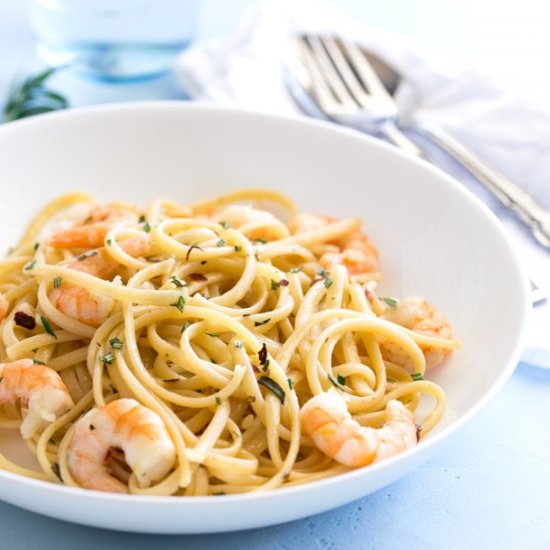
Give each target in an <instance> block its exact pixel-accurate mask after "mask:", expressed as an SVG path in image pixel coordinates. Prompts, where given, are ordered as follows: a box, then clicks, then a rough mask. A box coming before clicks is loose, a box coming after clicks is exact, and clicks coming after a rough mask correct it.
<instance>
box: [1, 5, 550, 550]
mask: <svg viewBox="0 0 550 550" xmlns="http://www.w3.org/2000/svg"><path fill="white" fill-rule="evenodd" d="M253 3H254V0H232V1H227V2H225V1H223V2H222V0H218V1H216V0H205V1H203V2H202V3H201V5H202V14H201V21H200V27H199V32H198V36H199V38H200V39H203V38H205V37H215V36H219V35H221V34H223V33H225V32H227V30H228V29H230V28H231V27H232V26H233V25H234V24H236V22H237V21H238V19H239V17H240V15H241V13H242V11H243V9H245V8H246V7H248V6H249V5H251V4H253ZM339 4H340V5H341V6H342V7H343V8H344V9H346V10H348V11H349V12H350V13H351V14H352V15H353V16H354V17H356V18H358V19H360V20H364V21H369V23H371V24H376V25H380V26H382V27H385V28H388V29H390V30H394V31H398V32H401V33H403V34H405V35H408V36H411V37H413V38H415V39H417V40H419V41H420V42H423V43H424V44H426V45H428V46H441V47H444V48H447V49H448V51H449V52H450V53H451V54H455V55H462V56H463V57H465V58H467V59H469V60H471V61H472V62H473V61H475V63H476V64H477V66H478V67H480V68H482V69H487V70H489V69H490V70H491V71H492V75H493V77H494V78H496V79H497V80H500V81H501V82H502V83H507V84H509V86H510V87H514V86H517V85H518V82H517V79H515V78H512V77H511V75H510V67H509V63H512V65H513V68H514V69H515V70H516V71H519V72H520V74H521V77H522V87H523V88H525V87H526V86H529V85H530V86H533V90H532V96H533V97H534V98H535V96H536V97H537V98H538V99H544V97H548V96H549V95H550V94H548V92H549V88H550V81H549V78H550V74H549V71H548V68H545V67H547V66H548V63H547V53H548V51H549V49H548V47H545V46H548V45H550V38H549V37H548V36H547V35H548V32H547V24H546V23H545V22H544V21H547V20H548V19H547V18H546V19H544V18H541V16H542V15H544V14H543V11H544V10H542V8H541V6H542V4H545V3H540V2H538V3H537V2H536V1H535V0H524V1H523V2H509V3H506V4H505V3H502V2H497V1H495V0H486V1H484V2H474V1H473V0H462V1H461V2H459V1H458V0H447V1H439V2H436V1H435V0H418V1H416V2H414V3H413V2H406V1H405V0H395V1H394V2H384V3H382V2H376V1H374V0H364V1H362V0H346V1H341V2H339ZM382 4H385V5H382ZM413 4H414V6H413ZM545 9H547V8H545ZM466 31H467V33H466ZM465 33H466V34H467V40H465ZM545 52H546V53H545ZM541 61H545V66H543V68H542V69H541V70H535V67H536V64H537V63H539V62H541ZM37 66H39V65H38V63H37V60H36V58H35V57H34V52H33V42H32V37H31V36H30V32H29V30H28V26H27V21H26V17H25V2H16V1H14V0H0V98H2V97H4V95H5V91H6V89H7V86H8V84H9V82H10V81H11V79H12V78H13V76H14V74H15V73H16V72H20V73H24V72H25V70H27V69H30V68H33V67H37ZM56 87H57V88H60V89H62V90H63V91H64V92H65V93H66V94H67V95H68V96H69V98H70V100H71V102H72V104H73V105H86V104H92V103H102V102H109V101H122V100H137V99H164V98H166V99H178V98H183V97H184V95H183V93H182V92H181V91H180V90H179V89H178V87H177V86H176V84H175V82H174V81H173V79H172V78H171V77H169V76H168V77H164V78H161V79H157V80H155V81H151V82H147V83H142V84H133V85H118V86H107V85H101V84H97V83H91V82H87V81H82V80H79V79H78V78H75V77H71V76H64V77H63V78H62V79H61V77H59V80H58V82H57V86H56ZM1 102H2V101H1V99H0V104H1ZM0 170H1V167H0ZM1 185H2V188H3V187H4V185H5V183H2V184H1ZM401 546H403V547H406V548H414V549H416V548H419V549H423V548H435V549H444V548H445V549H446V548H456V549H470V548H480V549H486V548H491V549H492V548H496V549H501V548H502V549H508V548H509V549H535V548H540V549H543V548H550V371H543V370H537V369H535V368H532V367H528V366H526V365H521V364H520V365H519V366H518V368H517V369H516V371H515V373H514V374H513V376H512V378H511V379H510V381H509V382H508V383H507V384H506V386H505V387H504V389H503V390H502V391H501V392H500V393H499V394H498V396H497V397H496V398H495V399H493V400H492V401H491V402H490V404H489V405H488V406H487V407H486V408H485V409H484V410H483V411H482V412H481V413H480V414H479V415H478V416H477V417H476V418H475V419H474V420H473V421H471V422H470V423H469V424H468V425H467V426H465V427H464V428H462V429H461V431H460V432H458V433H457V434H456V436H455V437H454V438H453V439H452V440H451V441H450V443H449V445H448V446H447V447H446V448H444V449H443V450H442V451H440V452H439V453H438V454H437V455H436V456H435V457H434V458H433V459H431V460H430V461H429V462H427V463H425V464H424V465H423V466H422V467H421V468H419V469H417V470H416V471H414V472H413V473H411V474H409V475H408V476H406V477H404V478H402V479H401V480H399V481H397V482H395V483H393V484H392V485H390V486H388V487H385V488H383V489H381V490H379V491H378V492H376V493H374V494H372V495H370V496H368V497H365V498H363V499H361V500H359V501H356V502H354V503H352V504H349V505H347V506H343V507H341V508H338V509H336V510H333V511H331V512H327V513H325V514H321V515H318V516H314V517H310V518H306V519H303V520H300V521H295V522H292V523H288V524H284V525H280V526H275V527H270V528H265V529H256V530H252V531H246V532H240V533H229V534H220V535H205V536H157V535H133V534H128V533H118V532H112V531H105V530H100V529H94V528H88V527H82V526H78V525H73V524H69V523H64V522H62V521H56V520H52V519H49V518H46V517H42V516H38V515H36V514H33V513H30V512H27V511H24V510H20V509H18V508H15V507H13V506H11V505H8V504H3V503H0V548H1V549H26V548H29V549H31V548H32V549H34V548H40V549H41V550H50V549H51V550H54V549H55V550H64V549H73V548H76V549H79V550H86V549H92V548H118V549H123V548H132V549H135V550H138V549H153V548H155V549H164V548H189V549H192V548H197V549H198V548H218V547H219V548H262V549H266V550H275V549H278V550H282V549H291V548H301V549H309V548H312V549H317V548H318V549H321V550H324V549H337V548H361V549H363V548H365V549H371V548H373V549H386V548H388V549H393V548H398V547H401Z"/></svg>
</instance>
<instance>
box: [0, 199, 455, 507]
mask: <svg viewBox="0 0 550 550" xmlns="http://www.w3.org/2000/svg"><path fill="white" fill-rule="evenodd" d="M243 202H244V203H247V204H253V205H254V206H256V207H258V208H264V205H265V204H271V205H274V206H275V207H276V208H277V209H278V210H282V211H285V212H286V213H285V216H282V217H283V219H284V221H283V220H281V219H279V218H276V217H275V216H271V215H265V214H261V213H262V212H263V210H260V209H257V210H254V212H260V214H257V215H256V214H254V215H253V216H250V217H249V219H243V220H241V221H239V223H234V222H232V221H231V220H227V221H225V220H223V219H220V215H222V214H221V213H223V212H224V211H227V208H229V207H231V205H236V204H240V203H243ZM92 205H93V201H92V199H90V198H89V197H87V196H86V195H82V194H72V195H64V196H62V197H60V198H58V199H56V200H54V201H53V202H52V203H50V204H49V205H47V206H46V207H45V208H44V209H43V210H42V212H41V213H39V214H38V216H37V217H36V218H35V219H34V220H33V221H32V222H31V224H30V226H29V227H28V229H27V231H26V232H25V234H24V236H23V237H22V239H21V241H20V242H19V244H18V245H17V246H16V247H15V248H14V249H13V250H12V251H11V253H10V254H9V255H8V257H7V258H6V259H4V260H2V261H1V262H0V292H1V293H2V299H3V301H4V303H5V306H6V311H5V315H4V319H3V320H2V322H1V325H0V361H1V362H2V363H8V362H10V361H16V360H18V359H22V358H29V359H32V360H33V361H34V362H35V364H38V365H44V366H47V367H49V368H51V369H53V370H54V371H56V372H57V373H58V374H59V376H60V377H61V379H62V381H63V383H64V385H65V386H66V388H67V390H68V392H69V394H70V396H71V398H72V401H73V402H74V405H73V406H72V407H71V408H70V409H69V410H68V411H67V412H64V413H63V414H61V415H60V416H58V417H57V418H55V419H54V420H53V421H50V422H49V423H47V425H46V427H45V428H43V429H42V430H41V431H39V432H38V433H36V434H35V435H34V436H33V437H31V438H28V439H26V443H27V444H28V446H29V448H30V450H31V451H32V452H33V453H34V454H35V455H36V458H37V461H38V464H39V467H40V468H39V469H37V470H36V471H35V470H29V469H27V468H25V467H23V466H21V465H19V464H16V463H14V462H12V461H10V460H9V459H8V458H7V457H5V456H2V455H0V467H1V468H2V469H4V470H7V471H11V472H15V473H17V474H21V475H25V476H29V477H33V478H36V479H42V480H48V481H51V482H55V483H64V484H65V485H69V486H79V483H78V482H77V481H76V480H75V477H74V475H73V473H72V471H71V466H70V464H69V460H68V448H69V446H70V442H71V437H72V434H73V431H74V430H75V424H76V422H77V421H78V420H79V419H80V418H81V417H82V415H83V413H85V412H86V411H89V410H90V409H92V408H95V407H101V406H103V405H105V404H107V403H110V402H113V401H116V400H119V399H121V398H132V399H135V400H136V401H137V402H139V403H140V404H141V405H143V406H145V407H147V408H148V409H150V410H151V411H153V412H154V413H156V414H157V415H158V416H159V417H160V419H161V420H162V423H163V424H164V427H165V428H166V431H167V433H168V434H169V437H170V439H171V440H172V442H173V445H174V448H175V457H176V458H175V461H174V464H173V466H172V467H171V469H170V472H169V473H168V474H167V475H166V476H165V477H164V478H163V479H161V480H158V481H156V482H155V483H153V484H151V485H150V486H141V485H140V484H139V483H138V481H137V478H136V475H135V473H133V472H132V471H131V470H130V468H129V467H128V465H127V464H126V462H125V459H124V454H123V453H121V452H120V450H118V449H116V448H114V449H112V452H110V453H109V456H106V457H105V467H106V468H108V469H109V472H110V474H111V475H112V476H113V477H115V478H116V479H117V480H119V481H120V482H121V483H122V484H123V485H124V487H125V488H126V490H127V491H128V492H130V493H132V494H142V495H184V496H194V495H219V494H232V493H242V492H249V491H257V490H268V489H275V488H277V487H281V486H289V485H294V484H298V483H304V482H309V481H313V480H317V479H321V478H325V477H328V476H332V475H335V474H338V473H341V472H344V471H347V470H348V469H349V467H347V466H345V465H343V464H340V463H339V462H337V461H335V460H334V459H333V458H331V457H330V456H328V455H326V454H324V453H323V452H322V451H321V450H320V449H319V448H318V447H317V446H316V445H315V444H314V442H313V440H312V438H311V437H310V436H309V434H308V433H306V432H305V431H304V430H303V428H302V424H301V421H300V409H301V407H302V406H303V405H304V404H305V403H306V402H307V401H308V400H309V399H310V398H311V397H313V396H315V395H318V394H320V393H323V392H327V391H328V390H329V389H331V388H334V390H333V391H337V392H339V393H340V394H342V395H345V399H346V402H347V407H348V410H349V411H350V413H351V414H352V416H353V418H354V420H356V421H357V422H359V424H361V425H362V426H370V427H373V428H378V427H379V426H380V425H381V423H382V422H383V419H384V409H385V407H386V404H387V403H388V401H390V400H392V399H397V400H400V401H401V402H402V403H403V404H404V405H405V406H406V408H407V409H409V410H410V411H411V412H413V413H414V412H415V411H417V410H418V407H419V405H420V402H421V396H422V395H424V396H429V397H431V398H432V399H428V400H427V401H428V402H429V406H430V409H429V410H428V412H425V413H423V414H422V415H420V416H416V418H415V421H416V422H417V424H418V429H419V433H420V436H422V437H423V436H424V435H425V434H427V433H428V432H429V431H430V430H431V429H432V428H433V427H434V426H435V425H436V423H437V422H438V421H439V420H440V419H441V417H442V415H443V414H444V411H445V394H444V392H443V390H442V389H441V388H440V387H439V386H438V385H437V384H434V383H433V382H430V381H428V380H426V379H425V377H424V375H425V371H426V358H427V355H426V352H427V350H430V352H433V351H434V350H435V351H436V352H438V351H439V352H442V353H443V354H446V353H448V352H449V351H450V350H453V349H456V348H458V347H459V345H460V344H459V342H458V341H457V340H455V339H454V338H442V337H438V336H437V335H433V334H430V333H429V332H427V331H422V330H418V331H415V330H411V329H410V328H406V327H405V326H402V325H400V324H399V323H398V322H391V321H389V320H388V319H387V318H386V317H388V315H387V314H388V312H389V313H391V310H392V309H393V310H395V309H396V307H397V304H398V303H399V302H398V300H396V299H394V298H390V297H379V296H377V295H376V283H377V281H378V280H379V279H380V274H379V273H378V272H377V271H375V270H374V271H373V270H371V271H365V272H363V273H354V272H353V270H352V269H350V268H349V266H347V267H346V265H345V262H342V263H338V262H332V263H330V265H326V264H325V263H323V262H322V261H321V259H322V258H329V257H333V256H334V255H338V254H339V253H340V252H341V251H340V250H339V248H338V245H337V244H335V243H338V242H341V241H342V239H343V238H346V236H349V235H352V234H355V233H357V231H359V222H358V220H355V219H350V220H341V221H338V220H332V219H325V222H326V223H324V225H322V226H320V227H316V228H314V229H310V230H308V229H306V230H304V231H299V232H296V231H291V226H290V225H289V223H288V220H289V219H291V218H292V217H293V216H294V215H295V214H296V211H295V207H294V205H293V204H292V202H291V201H290V200H289V199H288V198H286V197H284V196H282V195H279V194H277V193H274V192H271V191H265V190H243V191H236V192H233V193H229V194H226V195H223V196H221V197H216V198H214V199H211V200H208V201H204V202H201V203H197V204H192V205H180V204H178V203H176V202H174V201H171V200H164V199H159V200H156V201H154V202H153V203H152V204H151V205H150V206H148V207H147V208H146V209H144V210H142V209H138V208H136V207H133V206H130V205H126V206H124V208H126V209H127V210H128V211H129V212H131V213H133V214H134V215H135V220H134V221H133V222H130V223H128V222H125V223H123V224H118V223H116V222H114V223H113V224H112V226H110V227H107V230H106V232H105V235H104V236H103V238H102V246H101V248H100V250H101V260H103V259H106V260H105V261H108V262H110V263H112V265H113V269H112V270H111V273H109V276H107V277H101V276H97V274H93V273H90V272H87V270H86V269H78V267H79V265H78V262H82V266H85V265H87V264H90V263H92V262H93V261H99V259H100V258H96V260H94V255H98V252H97V251H98V249H97V248H94V247H82V246H76V247H64V248H60V247H55V246H52V245H51V244H50V242H51V241H50V238H51V236H52V235H53V234H55V233H56V232H59V231H63V230H66V229H67V228H70V227H72V226H79V225H82V226H83V227H85V228H86V227H87V224H88V225H91V224H89V221H87V220H86V215H87V214H86V213H87V212H88V211H89V210H90V208H91V207H92ZM250 212H252V209H251V210H250ZM241 222H242V223H241ZM143 238H145V239H147V241H146V243H147V247H148V250H147V253H145V254H143V253H140V254H139V255H135V254H132V253H129V252H128V251H127V250H126V248H127V244H128V242H132V240H135V239H143ZM331 254H332V255H333V256H331ZM327 255H328V256H327ZM75 266H76V267H75ZM71 288H72V289H74V288H78V289H85V291H86V292H87V293H91V294H92V295H97V296H99V297H101V298H102V299H104V300H110V301H109V302H108V303H109V304H110V306H109V311H108V314H107V315H106V317H105V318H104V319H102V320H101V322H100V323H96V325H97V326H94V323H91V322H89V321H88V319H87V318H83V317H82V316H81V315H80V314H81V313H82V312H80V311H77V314H75V315H73V314H71V311H72V310H70V307H69V306H67V307H66V308H65V309H63V308H61V307H60V306H59V304H60V303H61V302H59V301H58V300H59V299H56V298H55V296H56V293H57V295H59V293H60V292H67V289H71ZM71 307H72V306H71ZM75 307H76V306H75ZM79 307H80V306H79ZM79 315H80V317H81V318H79ZM390 317H391V315H390ZM29 319H30V320H29ZM422 401H424V400H422ZM25 414H26V410H25V404H24V403H23V404H22V405H21V404H18V403H16V402H15V403H14V402H6V403H4V404H3V405H2V406H1V408H0V426H1V427H4V428H13V429H17V428H19V426H20V424H21V418H22V415H23V416H24V415H25ZM417 414H418V411H417Z"/></svg>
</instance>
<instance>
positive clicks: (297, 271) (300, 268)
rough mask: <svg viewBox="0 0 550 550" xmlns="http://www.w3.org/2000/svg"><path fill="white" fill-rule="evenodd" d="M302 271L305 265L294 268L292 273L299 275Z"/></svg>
mask: <svg viewBox="0 0 550 550" xmlns="http://www.w3.org/2000/svg"><path fill="white" fill-rule="evenodd" d="M302 269H304V266H303V265H299V266H298V267H293V268H292V269H291V270H290V272H291V273H299V272H300V271H302Z"/></svg>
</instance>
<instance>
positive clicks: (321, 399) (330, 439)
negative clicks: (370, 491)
mask: <svg viewBox="0 0 550 550" xmlns="http://www.w3.org/2000/svg"><path fill="white" fill-rule="evenodd" d="M384 415H385V419H384V425H383V427H381V428H378V429H376V428H367V427H364V426H361V425H359V423H358V422H356V421H355V420H353V418H352V417H351V415H350V413H349V412H348V409H347V407H346V402H345V398H344V396H343V395H342V394H339V393H338V391H337V390H336V389H333V388H331V389H330V390H329V391H328V392H326V393H320V394H318V395H316V396H315V397H312V398H311V399H310V400H309V401H308V402H307V403H306V404H305V405H304V406H303V407H302V409H301V411H300V416H301V419H302V424H303V426H304V428H305V431H306V432H307V433H308V434H309V435H310V437H311V438H312V439H313V442H314V443H315V445H316V446H317V447H318V448H319V449H320V450H321V451H322V452H323V453H325V454H326V455H328V456H330V457H332V458H334V460H336V461H337V462H340V463H341V464H344V465H345V466H350V467H352V468H359V467H361V466H367V465H369V464H371V463H373V462H378V461H380V460H383V459H384V458H388V457H391V456H393V455H395V454H397V453H400V452H402V451H405V450H406V449H409V448H411V447H414V446H415V445H416V443H417V429H416V425H415V423H414V417H413V415H412V413H411V412H410V411H409V410H408V409H407V408H406V407H405V406H404V405H403V404H402V403H401V402H400V401H396V400H390V401H388V404H387V406H386V409H385V412H384Z"/></svg>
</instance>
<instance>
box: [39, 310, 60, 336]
mask: <svg viewBox="0 0 550 550" xmlns="http://www.w3.org/2000/svg"><path fill="white" fill-rule="evenodd" d="M40 321H42V326H43V327H44V330H45V331H46V332H47V333H48V334H49V335H50V336H53V337H54V338H57V335H56V334H55V332H54V331H53V329H52V327H51V325H50V323H49V322H48V319H46V317H44V316H43V315H41V316H40Z"/></svg>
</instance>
